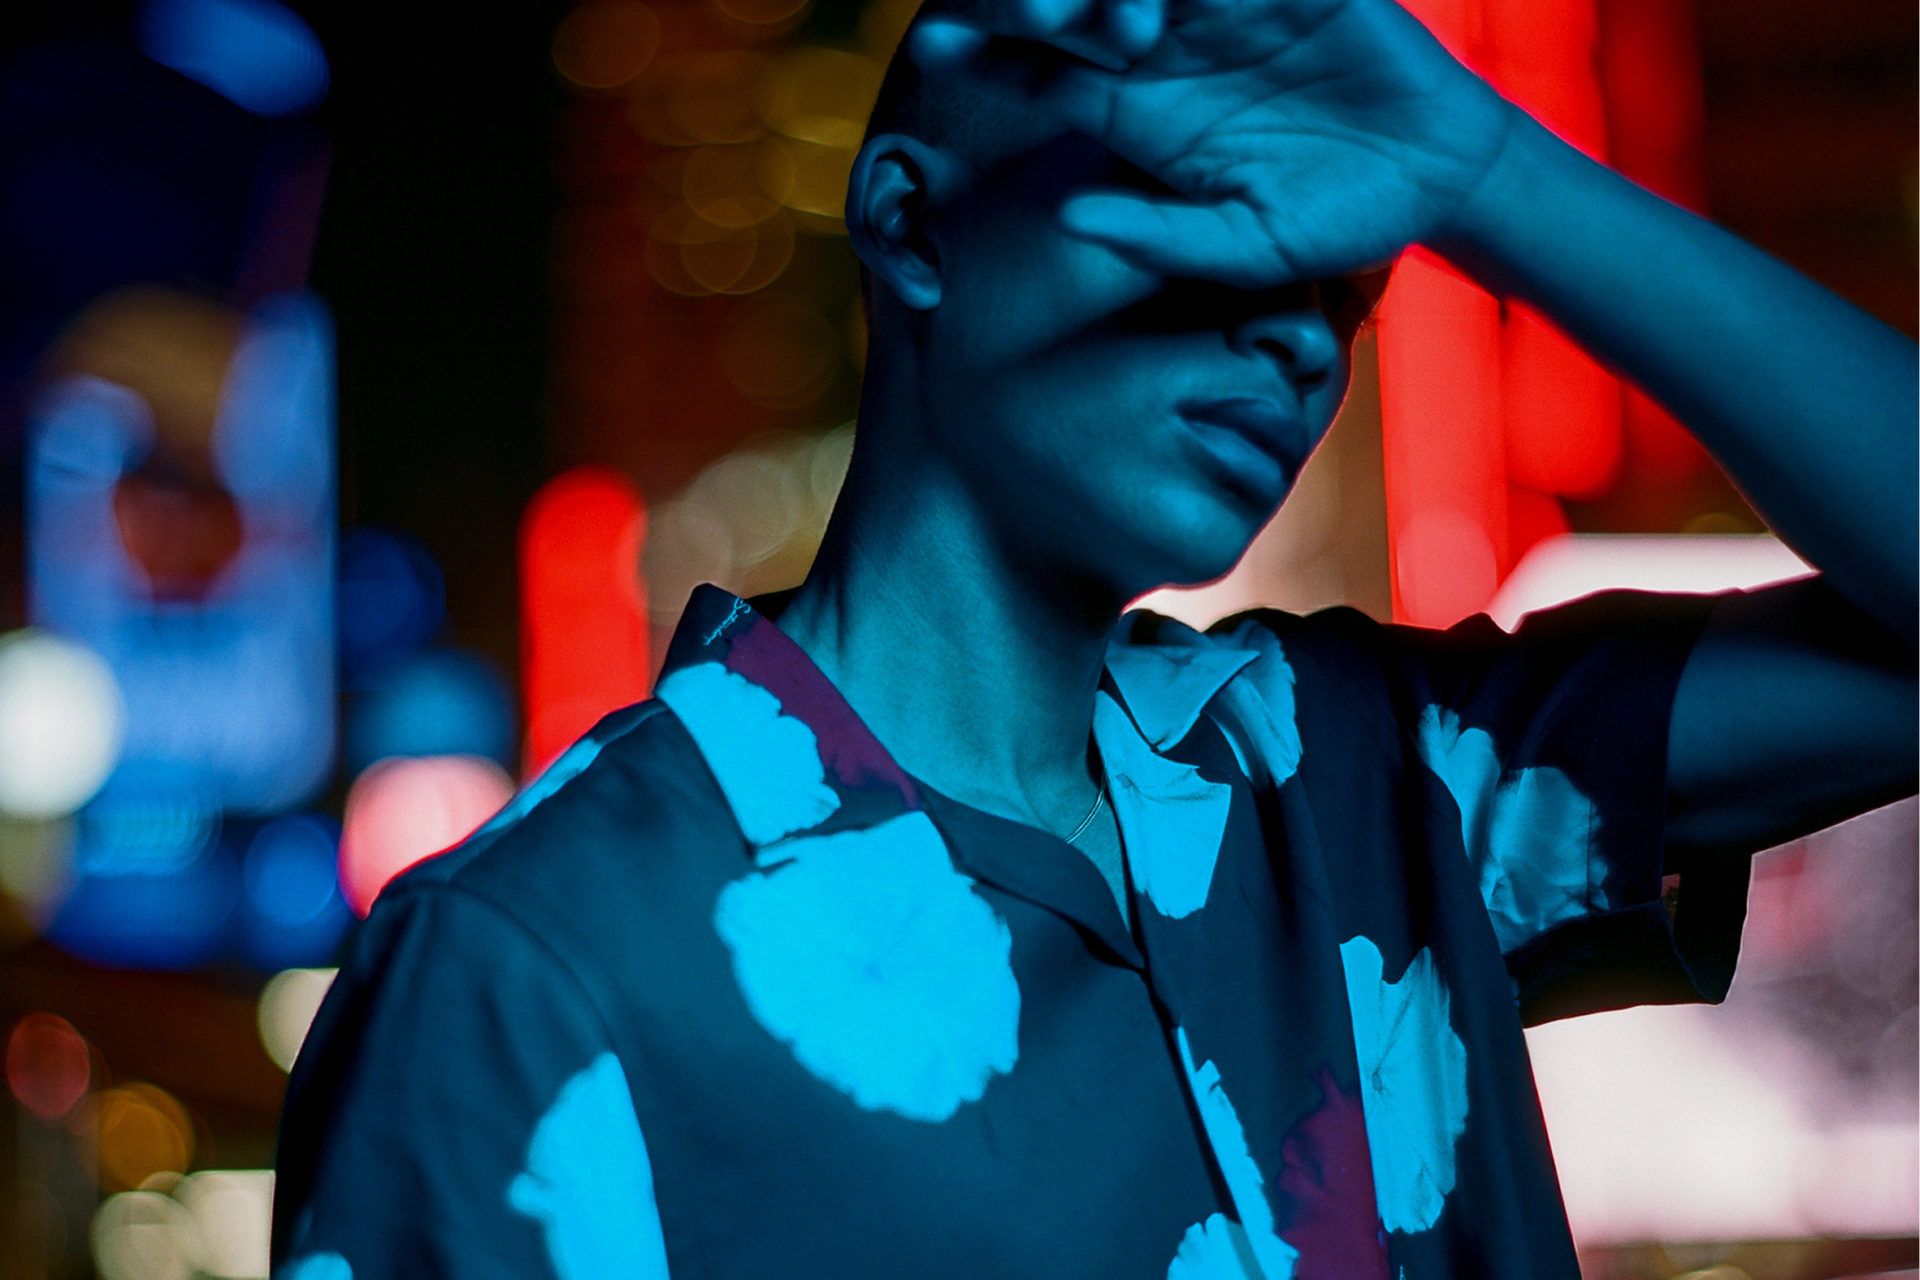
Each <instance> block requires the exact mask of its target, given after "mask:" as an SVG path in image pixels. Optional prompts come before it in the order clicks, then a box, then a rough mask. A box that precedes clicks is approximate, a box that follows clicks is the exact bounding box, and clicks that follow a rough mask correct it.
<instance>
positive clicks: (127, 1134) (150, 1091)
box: [92, 1081, 194, 1191]
mask: <svg viewBox="0 0 1920 1280" xmlns="http://www.w3.org/2000/svg"><path fill="white" fill-rule="evenodd" d="M92 1105H93V1123H94V1140H95V1142H96V1144H97V1149H98V1153H99V1159H100V1178H101V1182H102V1183H103V1184H104V1185H105V1186H106V1187H107V1188H108V1189H109V1190H115V1191H127V1190H132V1189H133V1188H135V1187H138V1186H140V1184H142V1183H143V1182H145V1181H146V1180H147V1179H149V1178H151V1177H153V1176H154V1175H155V1174H164V1173H173V1174H178V1173H183V1172H185V1171H186V1168H187V1166H188V1164H189V1163H191V1162H192V1160H193V1147H194V1132H193V1120H192V1118H191V1117H190V1116H188V1115H187V1109H186V1108H185V1107H183V1106H181V1105H180V1102H179V1099H177V1098H175V1097H174V1096H173V1095H172V1094H170V1093H168V1092H167V1091H166V1090H165V1089H162V1088H160V1087H158V1086H157V1085H151V1084H146V1083H143V1082H139V1081H135V1082H133V1083H130V1084H123V1085H120V1086H119V1087H118V1088H114V1089H108V1090H106V1091H104V1092H102V1093H99V1094H96V1095H95V1096H94V1099H93V1104H92Z"/></svg>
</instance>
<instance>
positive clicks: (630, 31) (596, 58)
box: [553, 0, 660, 89]
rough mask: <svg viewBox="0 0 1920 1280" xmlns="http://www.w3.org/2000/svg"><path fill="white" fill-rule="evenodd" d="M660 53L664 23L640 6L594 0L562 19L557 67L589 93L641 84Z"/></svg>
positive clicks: (625, 0) (556, 39)
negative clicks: (594, 90) (642, 77)
mask: <svg viewBox="0 0 1920 1280" xmlns="http://www.w3.org/2000/svg"><path fill="white" fill-rule="evenodd" d="M659 47H660V19H659V18H658V17H656V16H654V12H653V10H652V9H651V8H649V7H648V6H647V5H644V4H641V3H638V0H588V3H586V4H582V5H580V6H579V7H578V8H576V9H574V10H573V12H571V13H569V14H568V15H567V16H566V17H565V18H563V19H561V21H560V26H559V28H558V29H557V30H556V31H555V32H554V35H553V65H554V66H555V67H556V68H557V69H558V70H559V72H560V74H561V75H563V76H565V77H566V78H567V79H569V80H571V81H572V82H573V83H574V84H576V85H579V86H580V87H581V88H583V89H617V88H619V87H620V86H621V85H624V84H627V83H629V82H630V81H633V80H635V79H638V78H639V76H640V73H641V72H643V71H645V70H646V69H647V64H648V63H649V62H651V61H652V60H653V55H654V52H655V51H656V50H657V49H659Z"/></svg>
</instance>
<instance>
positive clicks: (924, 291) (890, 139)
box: [847, 134, 944, 311]
mask: <svg viewBox="0 0 1920 1280" xmlns="http://www.w3.org/2000/svg"><path fill="white" fill-rule="evenodd" d="M943 172H944V169H943V157H941V156H940V155H939V154H938V153H937V152H935V151H934V150H933V149H932V148H930V147H928V146H926V145H925V144H924V143H921V142H919V141H918V140H917V139H914V138H909V137H906V136H904V135H901V134H882V135H880V136H878V137H874V138H870V139H868V140H867V143H866V145H865V146H863V147H861V148H860V154H859V155H858V156H856V157H855V158H854V162H853V172H852V173H851V174H850V175H849V176H848V179H847V235H848V237H849V238H850V239H851V240H852V241H853V251H854V253H856V254H858V255H859V258H860V261H861V262H862V263H864V264H865V266H866V268H867V270H868V272H869V273H871V274H872V276H873V277H874V278H875V279H876V280H878V281H880V282H881V283H883V284H884V285H885V286H886V288H887V289H888V290H890V291H891V292H892V293H893V295H894V296H895V297H897V298H899V299H900V301H901V302H902V303H904V304H905V305H906V306H908V307H909V308H911V309H913V310H915V311H926V310H928V309H930V308H932V307H934V306H936V305H938V304H939V301H940V262H939V255H938V254H937V252H936V251H935V249H934V245H933V242H932V240H931V238H930V237H929V236H928V223H929V215H930V213H931V211H932V210H933V208H934V207H935V205H936V203H937V196H938V195H939V194H941V193H940V192H939V191H937V190H936V188H937V187H938V186H940V183H939V181H938V179H939V175H940V174H941V173H943Z"/></svg>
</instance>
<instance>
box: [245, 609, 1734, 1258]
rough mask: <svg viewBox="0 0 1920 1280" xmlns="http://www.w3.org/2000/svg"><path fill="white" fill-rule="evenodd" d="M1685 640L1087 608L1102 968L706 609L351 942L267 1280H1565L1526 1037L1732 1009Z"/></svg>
mask: <svg viewBox="0 0 1920 1280" xmlns="http://www.w3.org/2000/svg"><path fill="white" fill-rule="evenodd" d="M1714 600H1715V597H1711V596H1653V595H1645V594H1641V593H1632V592H1611V593H1606V594H1603V595H1600V596H1595V597H1590V598H1589V599H1587V600H1584V601H1580V602H1576V603H1575V604H1572V605H1568V606H1562V607H1560V608H1558V609H1554V610H1548V611H1544V612H1542V613H1540V614H1536V615H1533V616H1532V617H1531V618H1530V619H1529V620H1528V621H1527V623H1526V624H1525V625H1524V626H1523V627H1522V628H1520V630H1519V631H1518V632H1517V633H1515V634H1513V635H1507V634H1506V633H1504V632H1501V631H1500V630H1499V629H1498V628H1495V627H1494V626H1493V625H1492V624H1491V623H1489V622H1487V621H1486V620H1485V619H1484V618H1477V619H1474V620H1470V621H1468V622H1465V623H1462V624H1460V625H1459V626H1457V627H1455V628H1452V629H1451V630H1448V631H1445V632H1436V631H1425V630H1417V629H1414V628H1408V627H1400V626H1390V625H1383V624H1380V623H1376V622H1374V621H1372V620H1370V619H1368V618H1367V617H1366V616H1365V615H1362V614H1360V613H1358V612H1356V611H1353V610H1350V609H1330V610H1324V611H1321V612H1319V613H1315V614H1311V615H1306V616H1299V615H1293V614H1287V613H1282V612H1276V611H1260V612H1255V613H1249V614H1243V615H1239V616H1237V617H1235V618H1231V619H1228V620H1227V621H1225V622H1222V623H1220V624H1219V625H1217V626H1215V627H1213V628H1211V629H1210V630H1209V631H1208V632H1206V633H1204V634H1203V633H1200V632H1196V631H1194V630H1192V629H1190V628H1187V627H1185V626H1182V625H1181V624H1179V623H1175V622H1172V621H1170V620H1168V619H1165V618H1160V617H1157V616H1154V615H1151V614H1144V613H1134V614H1129V615H1128V616H1127V618H1126V619H1124V620H1123V621H1122V623H1121V625H1120V627H1119V628H1118V629H1117V630H1116V632H1115V635H1114V640H1113V644H1112V646H1111V647H1110V650H1109V655H1108V663H1107V669H1106V671H1105V673H1104V675H1103V677H1102V681H1101V686H1100V692H1099V694H1098V695H1097V698H1096V705H1095V709H1094V736H1095V744H1096V746H1097V748H1098V755H1099V758H1100V761H1101V766H1102V768H1103V769H1104V770H1105V771H1106V775H1107V777H1106V781H1107V784H1108V788H1109V792H1110V794H1111V796H1112V802H1113V806H1114V813H1115V817H1116V819H1117V820H1118V823H1119V827H1120V832H1121V837H1122V842H1123V844H1124V847H1125V851H1126V859H1127V874H1128V883H1129V890H1130V893H1131V895H1132V896H1131V899H1130V901H1131V905H1132V915H1133V917H1134V920H1133V925H1132V927H1131V928H1130V927H1129V924H1128V922H1126V921H1124V920H1123V919H1122V917H1121V913H1120V912H1119V911H1118V910H1117V909H1116V904H1115V902H1114V899H1113V896H1112V894H1111V892H1110V891H1109V888H1108V886H1107V884H1106V883H1105V881H1104V880H1103V879H1102V877H1101V874H1100V872H1099V871H1098V870H1097V869H1096V868H1095V867H1094V866H1093V865H1092V864H1091V863H1090V862H1089V861H1088V860H1087V858H1086V857H1085V856H1084V855H1082V854H1081V853H1080V852H1079V851H1077V850H1076V849H1074V848H1073V847H1071V846H1069V845H1067V844H1066V843H1065V842H1063V841H1061V840H1060V839H1058V838H1057V837H1055V836H1053V835H1051V834H1049V833H1046V832H1043V831H1040V830H1037V829H1035V828H1032V827H1028V826H1025V825H1023V824H1021V823H1018V822H1014V821H1011V820H1008V819H1006V818H1002V817H998V816H995V815H992V814H989V813H985V812H983V811H981V810H978V809H975V808H972V807H970V806H968V805H965V804H962V803H960V802H958V801H955V800H952V799H950V798H948V797H945V796H943V795H940V794H939V793H937V792H935V791H933V790H932V789H931V788H929V787H928V786H927V785H926V784H925V783H923V782H921V781H920V780H918V779H916V778H913V777H911V776H909V775H908V774H906V773H905V772H904V771H903V770H901V769H900V767H899V766H898V765H897V764H896V763H895V762H894V760H893V758H892V757H891V756H890V755H889V754H888V753H887V751H886V749H885V748H884V746H883V745H882V744H880V743H879V742H878V741H876V740H875V739H874V738H873V736H872V734H871V733H870V732H869V731H868V730H867V729H866V727H865V726H864V724H863V723H862V722H861V721H860V719H859V717H858V716H857V715H856V714H855V713H854V712H853V710H852V708H850V707H849V706H848V705H847V703H846V702H845V701H844V699H842V698H841V697H840V695H839V694H838V692H837V691H836V690H834V689H833V687H832V686H831V685H830V684H829V683H828V682H827V680H826V679H825V677H824V676H823V675H822V674H821V673H820V672H819V670H818V668H816V667H814V666H813V664H812V663H811V662H810V661H809V660H808V659H807V658H806V656H805V654H804V653H803V652H802V651H801V650H800V649H799V648H798V647H797V646H795V645H794V644H792V643H791V642H790V641H789V640H787V639H786V637H785V636H784V635H783V634H782V633H781V632H780V631H779V629H778V627H777V626H776V625H775V623H774V621H773V620H772V617H771V616H770V615H777V609H778V607H779V605H780V604H782V603H783V602H784V596H783V597H770V598H766V599H763V600H760V601H757V602H754V603H751V604H750V603H749V602H746V601H742V600H740V599H738V598H736V597H734V596H732V595H730V594H729V593H727V592H724V591H721V590H719V589H718V588H714V587H703V588H701V589H700V590H699V591H697V592H696V593H695V595H694V597H693V599H692V600H691V601H690V602H689V607H688V609H687V611H686V614H685V616H684V619H683V621H682V623H681V625H680V627H679V629H678V631H677V632H676V635H675V639H674V642H673V645H672V648H671V650H670V652H669V655H668V658H667V663H666V669H665V671H664V672H663V675H662V678H661V681H660V684H659V686H658V688H657V690H656V696H655V697H654V698H653V699H651V700H649V701H647V702H645V703H642V704H639V705H638V706H635V707H630V708H627V709H625V710H623V711H621V712H618V713H615V714H614V715H612V716H610V717H608V718H607V719H606V720H605V721H603V722H602V723H601V724H600V725H599V726H597V727H596V728H595V730H594V731H593V732H592V733H591V734H589V735H588V736H587V737H586V738H585V739H583V740H582V741H581V742H580V743H579V744H577V745H576V746H575V747H574V748H573V749H571V750H570V751H569V752H568V753H567V755H566V756H564V757H562V759H561V760H560V761H559V762H558V763H557V764H556V765H555V766H554V767H553V768H552V769H550V770H549V771H548V772H547V774H545V775H544V776H543V777H542V778H541V779H539V780H538V781H537V782H536V783H535V784H534V785H533V786H532V787H531V788H529V789H528V791H526V792H525V793H523V794H522V795H521V796H519V797H517V798H516V800H515V801H514V802H513V804H511V805H510V806H509V807H508V809H507V810H506V811H504V812H503V813H502V814H500V815H499V816H498V817H496V818H495V819H494V820H493V821H491V822H490V823H488V824H487V826H486V827H484V828H482V830H481V831H480V832H478V833H476V834H475V835H474V836H473V837H472V838H470V839H469V840H467V841H466V842H464V843H463V844H461V845H460V846H458V847H457V848H455V849H454V850H452V851H450V852H448V853H446V854H443V855H441V856H439V857H437V858H434V859H431V860H429V861H428V862H426V863H423V864H421V865H420V866H418V867H416V868H415V869H413V870H412V871H410V872H408V873H407V874H406V875H404V876H403V877H401V878H400V879H399V880H398V881H396V882H395V883H394V884H393V885H392V886H390V887H389V888H388V889H387V891H386V892H385V893H383V894H382V895H381V897H380V899H379V901H378V903H377V904H376V906H375V908H374V910H373V913H372V915H371V917H370V918H369V919H368V920H367V921H366V923H365V924H364V925H363V926H362V928H361V929H360V931H359V932H358V934H357V935H356V937H355V938H354V940H353V942H352V944H351V947H350V949H349V952H348V954H347V955H346V957H345V958H344V961H343V964H342V968H341V972H340V975H339V977H338V979H337V980H336V982H335V984H334V987H333V990H332V991H331V993H330V994H329V996H328V999H327V1001H326V1004H325V1006H324V1007H323V1009H322V1011H321V1014H320V1016H319V1018H318V1019H317V1021H316V1022H315V1025H314V1028H313V1031H312V1033H311V1034H310V1036H309V1039H308V1042H307V1045H306V1047H305V1048H304V1049H303V1051H302V1053H301V1055H300V1058H299V1060H298V1062H297V1063H296V1065H295V1068H294V1072H293V1076H292V1079H291V1082H290V1086H289V1093H288V1101H287V1108H286V1114H285V1117H284V1120H283V1124H282V1131H281V1145H280V1153H279V1183H278V1191H277V1197H276V1205H275V1218H274V1258H275V1261H276V1272H275V1274H276V1276H291V1277H295V1278H296V1280H374V1278H375V1277H388V1276H423V1275H450V1276H462V1277H465V1276H476V1277H480V1276H487V1277H492V1276H498V1277H516V1278H519V1277H553V1278H555V1280H583V1278H585V1277H595V1278H602V1277H616V1276H633V1277H649V1278H650V1277H660V1276H666V1275H669V1274H670V1275H672V1276H675V1277H681V1278H683V1280H684V1278H685V1277H705V1276H712V1277H721V1276H726V1277H734V1276H739V1277H748V1276H772V1275H778V1276H834V1277H844V1276H908V1275H911V1276H946V1275H952V1276H969V1277H971V1276H982V1275H986V1276H1006V1277H1021V1276H1033V1277H1048V1278H1049V1280H1055V1278H1060V1277H1122V1278H1125V1277H1141V1278H1147V1277H1152V1278H1153V1280H1160V1278H1161V1277H1168V1278H1172V1280H1215V1278H1222V1277H1224V1278H1229V1280H1239V1278H1243V1277H1263V1278H1265V1280H1291V1278H1293V1277H1298V1278H1299V1280H1365V1278H1375V1280H1402V1278H1403V1277H1404V1278H1406V1280H1429V1278H1430V1280H1442V1278H1443V1277H1459V1278H1460V1280H1468V1278H1472V1280H1490V1278H1491V1280H1500V1278H1505V1277H1513V1278H1515V1280H1518V1278H1519V1277H1541V1276H1567V1277H1573V1276H1575V1275H1576V1274H1577V1271H1576V1268H1575V1263H1574V1255H1573V1249H1572V1245H1571V1242H1570V1240H1569V1238H1568V1234H1567V1227H1566V1220H1565V1214H1564V1211H1563V1210H1562V1208H1561V1204H1560V1199H1559V1193H1558V1188H1557V1183H1556V1180H1555V1177H1554V1172H1553V1165H1552V1160H1551V1157H1550V1153H1549V1151H1548V1147H1547V1139H1546V1134H1545V1130H1544V1128H1543V1126H1542V1123H1541V1118H1540V1114H1539V1108H1538V1104H1537V1101H1536V1098H1535V1094H1534V1090H1533V1084H1532V1078H1531V1074H1530V1071H1529V1067H1528V1063H1527V1056H1526V1048H1525V1042H1524V1039H1523V1037H1522V1035H1521V1028H1522V1025H1523V1022H1525V1021H1528V1020H1541V1019H1545V1018H1553V1017H1562V1016H1567V1015H1570V1014H1577V1013H1583V1012H1588V1011H1592V1010H1597V1009H1604V1008H1613V1007H1619V1006H1622V1005H1627V1004H1632V1003H1640V1002H1668V1001H1676V1000H1718V999H1720V998H1721V997H1722V996H1724V994H1725V991H1726V989H1727V983H1728V981H1729V980H1730V977H1731V973H1732V967H1733V962H1734V956H1735V953H1736V951H1737V948H1738V942H1739V929H1740V922H1741V918H1742V913H1743V910H1744V902H1745V888H1746V862H1745V860H1744V859H1741V858H1737V857H1736V858H1729V859H1728V860H1727V862H1726V863H1725V864H1724V865H1722V864H1720V863H1718V862H1715V863H1713V864H1712V865H1708V866H1701V867H1689V868H1684V869H1677V868H1675V867H1672V866H1669V865H1667V862H1666V860H1665V859H1664V857H1663V852H1664V846H1663V839H1662V826H1663V820H1664V804H1665V801H1664V797H1665V763H1666V760H1665V756H1666V735H1667V727H1668V719H1669V713H1670V709H1671V705H1672V700H1673V692H1674V688H1675V684H1676V681H1677V679H1678V676H1679V672H1680V669H1681V667H1682V665H1683V663H1684V661H1685V659H1686V655H1687V653H1688V651H1689V649H1690V647H1691V645H1692V643H1693V641H1694V639H1695V638H1696V636H1697V635H1698V633H1699V630H1700V628H1701V626H1702V625H1703V624H1704V622H1705V619H1706V616H1707V612H1708V610H1709V609H1710V608H1711V606H1712V604H1713V602H1714ZM756 605H758V606H759V607H756ZM1676 870H1679V871H1680V874H1679V875H1678V876H1676V875H1675V872H1676ZM1676 881H1677V883H1676Z"/></svg>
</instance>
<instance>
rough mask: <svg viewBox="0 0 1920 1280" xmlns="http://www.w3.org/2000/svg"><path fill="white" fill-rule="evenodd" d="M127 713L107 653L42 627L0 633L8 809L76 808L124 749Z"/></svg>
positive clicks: (0, 798)
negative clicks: (105, 657) (100, 654)
mask: <svg viewBox="0 0 1920 1280" xmlns="http://www.w3.org/2000/svg"><path fill="white" fill-rule="evenodd" d="M122 716H123V710H122V707H121V702H120V693H119V690H118V688H117V686H116V685H115V683H114V679H113V672H112V671H111V670H110V669H108V667H107V664H106V663H105V662H103V661H102V660H101V659H100V657H99V655H97V654H95V653H94V652H93V651H92V650H91V649H88V648H87V647H85V646H84V645H79V644H74V643H72V642H71V641H67V640H62V639H60V638H58V637H56V636H53V635H50V634H48V633H46V632H42V631H32V630H28V631H16V632H14V633H13V634H11V635H8V636H4V637H0V810H5V811H7V812H8V813H12V814H15V815H17V816H21V817H29V818H53V817H59V816H61V815H63V814H68V813H72V812H73V811H74V810H75V809H78V808H79V807H80V806H81V805H82V804H84V803H86V801H87V799H88V797H90V796H92V795H93V793H94V792H96V791H98V790H99V789H100V784H101V783H103V782H105V781H106V779H107V775H108V774H109V773H110V772H111V771H112V769H113V765H114V761H115V760H116V759H117V758H118V756H119V753H120V743H121V733H122Z"/></svg>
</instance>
